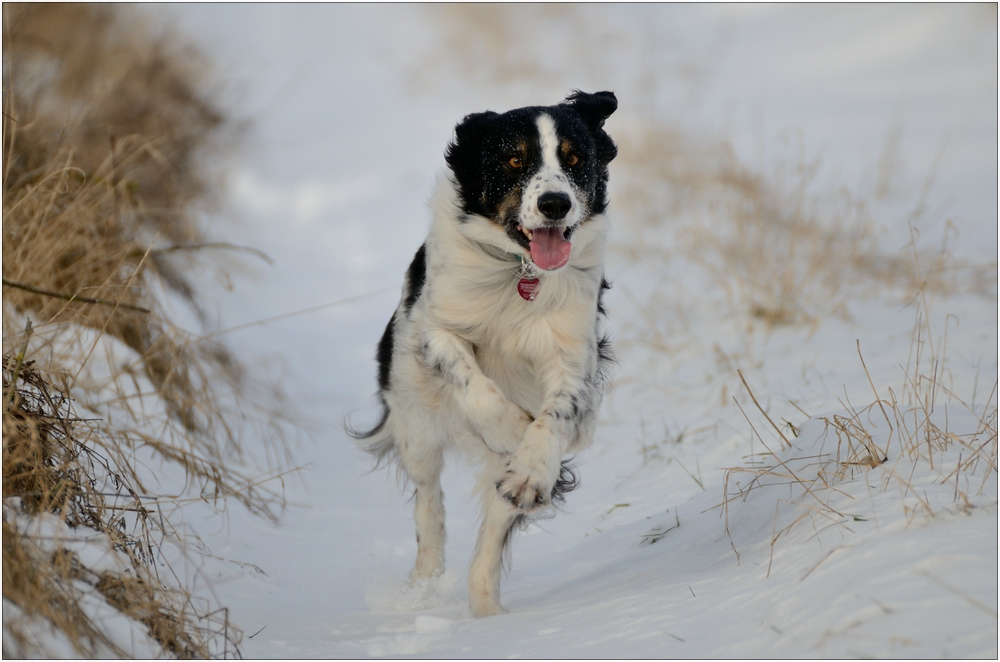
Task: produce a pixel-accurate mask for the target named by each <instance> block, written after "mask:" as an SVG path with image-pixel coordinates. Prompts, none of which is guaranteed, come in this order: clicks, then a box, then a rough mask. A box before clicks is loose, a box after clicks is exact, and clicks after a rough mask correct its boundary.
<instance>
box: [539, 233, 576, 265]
mask: <svg viewBox="0 0 1000 662" xmlns="http://www.w3.org/2000/svg"><path fill="white" fill-rule="evenodd" d="M563 230H564V228H538V229H537V230H534V231H533V232H532V233H531V261H532V262H534V263H535V266H537V267H538V268H539V269H544V270H545V271H551V270H552V269H558V268H559V267H561V266H563V265H564V264H566V263H567V262H569V252H570V250H571V249H572V248H573V244H571V243H570V242H568V241H566V240H565V239H564V238H563Z"/></svg>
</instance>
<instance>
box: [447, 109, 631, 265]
mask: <svg viewBox="0 0 1000 662" xmlns="http://www.w3.org/2000/svg"><path fill="white" fill-rule="evenodd" d="M617 107H618V99H617V98H615V95H614V93H613V92H597V93H595V94H587V93H585V92H574V93H573V94H571V95H570V96H569V97H567V99H566V100H565V101H564V102H563V103H561V104H559V105H556V106H532V107H529V108H519V109H517V110H511V111H509V112H506V113H503V114H498V113H494V112H485V113H476V114H473V115H468V116H467V117H466V118H465V119H464V120H462V123H461V124H459V125H458V126H457V127H455V141H454V142H453V143H452V144H451V145H449V146H448V151H447V153H446V156H445V158H446V160H447V162H448V166H449V167H450V168H451V170H452V172H453V173H454V175H455V180H456V182H457V184H458V188H459V196H460V199H461V205H462V207H463V211H464V213H465V215H466V222H467V221H468V219H469V217H471V216H479V217H483V218H485V219H487V220H488V221H489V222H491V223H493V224H495V225H496V226H498V227H499V228H500V229H501V230H502V231H503V233H505V235H506V238H507V239H509V240H510V241H512V242H513V243H514V244H516V246H518V247H520V248H521V249H523V250H525V251H527V253H528V254H529V255H530V256H531V260H532V262H534V263H535V265H536V266H537V267H538V268H540V269H544V270H546V271H553V270H556V269H560V268H561V267H563V266H565V265H566V263H567V262H568V261H569V256H570V251H571V249H572V241H573V234H574V232H576V231H577V230H578V229H579V228H580V227H581V226H582V225H583V224H585V223H587V221H589V220H590V219H591V218H592V217H593V216H595V215H597V214H601V213H603V212H604V210H605V208H606V207H607V204H608V203H607V183H608V163H610V162H611V160H612V159H614V158H615V156H616V155H617V153H618V148H617V147H615V144H614V142H613V141H612V140H611V137H610V136H608V134H607V133H605V131H604V129H603V128H602V127H603V126H604V120H605V119H607V117H608V116H609V115H611V113H613V112H615V109H616V108H617Z"/></svg>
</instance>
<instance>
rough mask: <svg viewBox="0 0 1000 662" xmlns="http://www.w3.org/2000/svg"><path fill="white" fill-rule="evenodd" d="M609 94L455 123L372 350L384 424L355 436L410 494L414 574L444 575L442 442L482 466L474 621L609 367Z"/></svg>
mask: <svg viewBox="0 0 1000 662" xmlns="http://www.w3.org/2000/svg"><path fill="white" fill-rule="evenodd" d="M617 107H618V100H617V99H616V98H615V95H614V94H613V93H611V92H597V93H596V94H586V93H583V92H574V93H573V94H571V95H570V96H569V97H568V98H567V99H566V100H565V101H564V102H563V103H560V104H559V105H556V106H545V107H541V106H534V107H529V108H520V109H517V110H512V111H509V112H506V113H503V114H498V113H494V112H485V113H476V114H473V115H469V116H467V117H466V118H465V119H464V120H463V121H462V123H461V124H459V125H458V126H457V127H455V140H454V142H453V143H452V144H451V145H449V146H448V150H447V153H446V160H447V163H448V166H449V168H450V172H447V173H445V174H444V175H443V176H442V177H441V178H440V179H439V181H438V182H437V185H436V189H435V192H434V196H433V199H432V202H431V207H432V212H433V223H432V226H431V230H430V235H429V236H428V237H427V241H426V242H425V243H424V245H423V246H421V247H420V250H418V251H417V254H416V256H415V257H414V258H413V262H412V264H410V267H409V269H408V270H407V272H406V282H405V284H404V286H403V296H402V300H401V301H400V304H399V307H398V308H397V309H396V312H395V313H394V314H393V316H392V319H390V320H389V325H388V326H387V327H386V329H385V334H384V335H383V336H382V340H381V342H380V343H379V345H378V384H379V395H380V397H381V400H382V404H383V406H384V412H383V417H382V420H381V421H380V422H379V424H378V425H377V426H376V427H375V428H374V429H373V430H371V431H368V432H360V433H358V432H354V433H352V434H354V436H355V437H356V438H357V439H358V440H359V442H360V444H361V446H362V447H363V448H364V449H365V450H367V451H369V452H371V453H373V454H375V455H376V456H377V457H378V458H379V459H380V460H381V459H386V458H392V459H395V460H396V461H398V463H399V465H400V467H401V468H402V469H403V471H404V472H405V473H406V476H407V478H408V479H409V480H410V481H412V482H413V485H414V486H415V488H416V495H415V500H416V506H415V512H414V519H416V524H417V562H416V566H415V567H414V568H413V572H412V575H411V578H412V579H413V580H417V579H423V578H429V577H433V576H435V575H438V574H439V573H441V572H442V570H443V569H444V543H445V530H444V504H443V498H444V495H443V493H442V491H441V484H440V475H441V470H442V467H443V465H444V451H445V449H457V450H459V451H460V452H462V453H463V454H464V455H465V456H466V458H468V459H469V460H471V461H472V462H473V463H474V464H475V465H478V466H479V467H480V475H479V481H478V488H479V491H480V493H481V499H482V517H483V522H482V526H481V528H480V530H479V538H478V541H477V543H476V549H475V553H474V556H473V559H472V566H471V569H470V571H469V603H470V607H471V610H472V613H473V614H474V615H475V616H489V615H492V614H500V613H503V612H504V610H503V608H502V607H501V606H500V570H501V558H502V555H503V550H504V547H505V545H506V543H507V541H508V538H509V536H510V532H511V529H512V527H513V526H514V525H515V524H517V523H518V522H520V521H522V520H523V519H524V517H525V516H526V515H529V514H532V513H535V512H537V511H540V510H542V509H544V508H546V507H548V506H550V505H551V504H552V503H553V501H559V500H561V498H562V494H563V493H564V492H566V491H569V490H571V489H573V487H575V486H576V479H575V476H574V475H573V473H572V472H571V471H570V470H569V469H568V467H566V465H565V464H563V460H564V458H565V457H566V456H567V454H570V453H573V452H575V451H578V450H580V449H582V448H585V447H586V446H588V445H589V444H590V443H591V441H592V438H593V435H594V426H595V419H596V417H597V409H598V406H599V405H600V402H601V397H602V395H603V386H604V369H605V367H606V366H607V363H608V362H609V361H610V360H611V358H610V352H609V349H608V346H607V340H606V338H605V336H604V335H603V332H602V330H601V324H602V317H603V313H604V310H603V308H602V306H601V295H602V293H603V291H604V290H605V289H607V288H608V287H609V285H608V283H607V281H606V280H605V279H604V250H605V243H606V235H607V230H608V221H607V219H606V217H605V215H604V211H605V209H606V207H607V204H608V201H607V182H608V164H609V163H610V162H611V160H612V159H614V158H615V155H616V154H617V152H618V150H617V148H616V147H615V144H614V142H612V140H611V138H610V137H609V136H608V134H607V133H605V132H604V129H603V128H602V127H603V125H604V120H605V119H606V118H607V117H608V116H609V115H611V113H613V112H614V111H615V109H616V108H617Z"/></svg>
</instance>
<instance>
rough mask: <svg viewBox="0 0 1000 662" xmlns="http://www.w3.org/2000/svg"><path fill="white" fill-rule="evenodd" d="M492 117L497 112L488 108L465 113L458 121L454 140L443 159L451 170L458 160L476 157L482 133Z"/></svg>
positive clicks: (454, 167) (495, 115)
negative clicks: (482, 111) (481, 111)
mask: <svg viewBox="0 0 1000 662" xmlns="http://www.w3.org/2000/svg"><path fill="white" fill-rule="evenodd" d="M494 117H497V114H496V113H494V112H493V111H492V110H488V111H486V112H485V113H472V114H471V115H466V116H465V118H464V119H463V120H462V121H461V122H459V123H458V125H457V126H456V127H455V140H454V142H452V143H451V144H450V145H448V151H447V152H446V153H445V160H446V161H447V162H448V165H449V166H451V169H452V170H455V169H456V166H457V165H458V164H459V162H460V161H464V160H467V159H469V158H475V159H478V152H479V146H480V145H481V144H482V139H483V135H484V134H485V132H486V128H487V127H488V126H489V125H490V124H491V123H492V121H493V118H494Z"/></svg>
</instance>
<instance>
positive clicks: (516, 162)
mask: <svg viewBox="0 0 1000 662" xmlns="http://www.w3.org/2000/svg"><path fill="white" fill-rule="evenodd" d="M507 165H509V166H510V167H511V168H514V169H515V170H520V169H521V168H523V167H524V160H522V159H521V157H520V156H512V157H510V160H509V161H507Z"/></svg>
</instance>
